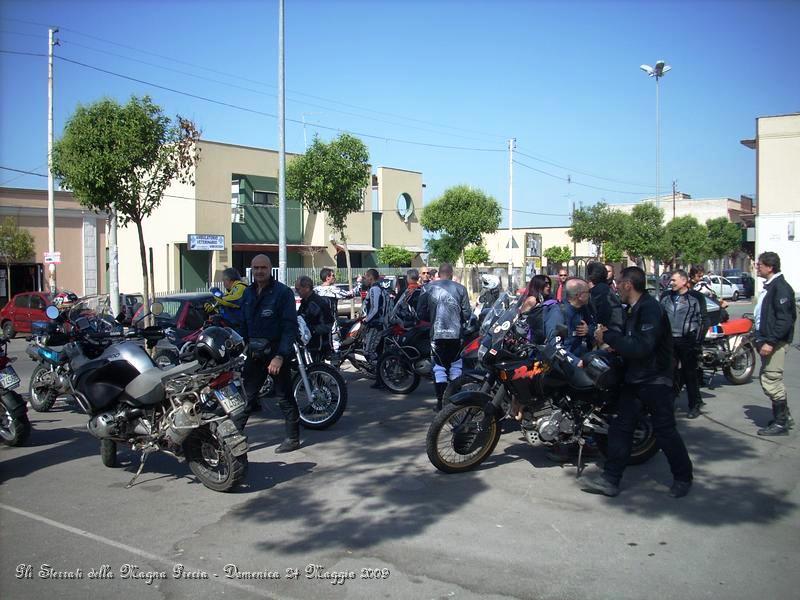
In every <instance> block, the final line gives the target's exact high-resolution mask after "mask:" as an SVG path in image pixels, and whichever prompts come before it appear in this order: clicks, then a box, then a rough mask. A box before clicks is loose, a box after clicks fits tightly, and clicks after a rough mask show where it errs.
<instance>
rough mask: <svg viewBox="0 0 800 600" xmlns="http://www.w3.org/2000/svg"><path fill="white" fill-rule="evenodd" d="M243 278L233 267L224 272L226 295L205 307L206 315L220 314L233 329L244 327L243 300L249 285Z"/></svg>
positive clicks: (223, 279) (223, 283)
mask: <svg viewBox="0 0 800 600" xmlns="http://www.w3.org/2000/svg"><path fill="white" fill-rule="evenodd" d="M241 279H242V276H241V275H239V271H237V270H236V269H234V268H233V267H228V268H227V269H225V270H224V271H223V272H222V285H224V286H225V294H223V295H222V297H221V298H214V299H213V300H211V301H210V302H206V303H205V304H204V305H203V308H204V309H205V311H206V313H209V314H210V313H213V312H219V314H220V316H221V317H222V318H223V319H224V320H225V322H226V323H227V324H228V325H229V326H230V327H232V328H233V329H236V330H237V331H238V329H239V328H240V327H241V326H242V298H243V297H244V291H245V290H246V289H247V285H245V283H244V282H243V281H241Z"/></svg>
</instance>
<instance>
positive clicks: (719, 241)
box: [706, 217, 742, 258]
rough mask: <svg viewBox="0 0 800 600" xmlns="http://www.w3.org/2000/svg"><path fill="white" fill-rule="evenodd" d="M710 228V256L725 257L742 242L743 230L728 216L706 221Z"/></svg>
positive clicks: (708, 247)
mask: <svg viewBox="0 0 800 600" xmlns="http://www.w3.org/2000/svg"><path fill="white" fill-rule="evenodd" d="M706 229H707V230H708V243H707V249H708V257H709V258H725V257H726V256H728V255H729V254H732V253H733V252H734V251H735V250H736V249H737V248H739V247H740V246H741V244H742V230H741V228H740V226H739V225H737V224H736V223H731V222H730V221H729V220H728V219H727V218H726V217H718V218H716V219H709V220H708V221H706Z"/></svg>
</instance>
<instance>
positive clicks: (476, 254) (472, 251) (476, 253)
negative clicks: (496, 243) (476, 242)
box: [464, 246, 490, 266]
mask: <svg viewBox="0 0 800 600" xmlns="http://www.w3.org/2000/svg"><path fill="white" fill-rule="evenodd" d="M489 258H490V257H489V251H488V250H487V249H486V247H485V246H473V247H472V248H467V249H466V250H464V264H466V265H474V266H477V265H482V264H484V263H487V262H489Z"/></svg>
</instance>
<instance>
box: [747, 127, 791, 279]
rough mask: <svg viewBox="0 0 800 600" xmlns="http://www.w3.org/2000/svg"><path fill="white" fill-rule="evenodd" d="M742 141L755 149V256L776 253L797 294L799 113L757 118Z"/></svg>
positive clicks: (785, 275)
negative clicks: (752, 131) (750, 135)
mask: <svg viewBox="0 0 800 600" xmlns="http://www.w3.org/2000/svg"><path fill="white" fill-rule="evenodd" d="M742 144H743V145H745V146H747V147H748V148H751V149H753V150H755V151H756V198H757V199H758V216H757V217H756V220H755V252H756V256H758V255H759V254H760V253H761V252H766V251H770V252H777V253H778V254H779V255H780V257H781V270H782V271H783V274H784V277H786V280H787V281H788V282H789V283H790V284H791V286H792V288H794V291H795V293H796V294H800V261H798V260H797V257H798V256H800V175H798V174H800V113H795V114H790V115H778V116H772V117H758V118H757V119H756V137H755V138H754V139H749V140H742ZM757 281H758V283H757V286H758V287H759V288H760V282H761V280H760V279H758V280H757Z"/></svg>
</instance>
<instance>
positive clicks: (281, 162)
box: [278, 0, 286, 283]
mask: <svg viewBox="0 0 800 600" xmlns="http://www.w3.org/2000/svg"><path fill="white" fill-rule="evenodd" d="M283 8H284V0H278V280H279V281H281V282H283V283H286V112H285V111H286V90H284V88H283V86H284V83H285V80H286V77H285V73H284V66H285V60H284V43H283V33H284V27H283Z"/></svg>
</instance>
